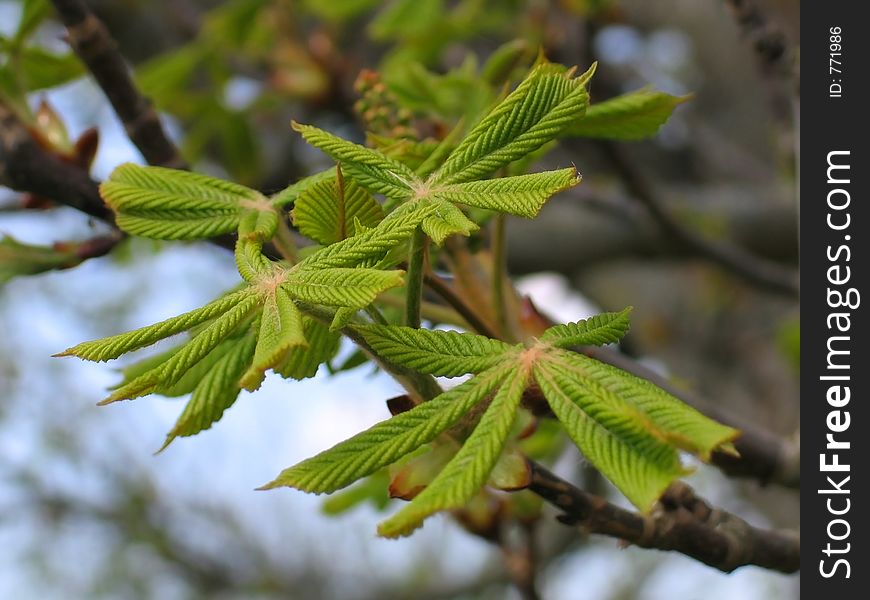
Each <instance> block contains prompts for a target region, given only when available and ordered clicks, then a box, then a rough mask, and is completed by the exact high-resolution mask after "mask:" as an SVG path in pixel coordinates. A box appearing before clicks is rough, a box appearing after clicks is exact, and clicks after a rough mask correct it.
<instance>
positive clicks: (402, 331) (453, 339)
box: [355, 325, 522, 377]
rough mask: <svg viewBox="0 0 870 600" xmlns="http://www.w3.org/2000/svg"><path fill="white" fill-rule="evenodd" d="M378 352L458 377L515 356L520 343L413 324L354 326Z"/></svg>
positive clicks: (420, 369) (409, 364) (415, 367)
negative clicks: (507, 342) (510, 342)
mask: <svg viewBox="0 0 870 600" xmlns="http://www.w3.org/2000/svg"><path fill="white" fill-rule="evenodd" d="M355 329H356V330H357V331H359V332H360V333H361V334H362V336H363V337H364V338H365V340H366V342H368V343H369V344H370V345H371V347H372V348H373V349H374V350H375V352H377V353H378V355H380V356H382V357H383V358H386V359H387V360H389V361H390V362H393V363H395V364H397V365H401V366H403V367H408V368H410V369H413V370H415V371H418V372H420V373H428V374H430V375H440V376H443V377H457V376H459V375H464V374H466V373H480V372H482V371H485V370H487V369H490V368H492V367H495V366H497V365H499V364H500V363H502V362H504V361H505V360H511V359H513V360H516V358H517V356H518V352H519V350H520V349H521V348H522V346H521V345H517V346H511V345H509V344H506V343H504V342H501V341H499V340H493V339H490V338H488V337H484V336H482V335H475V334H473V333H459V332H457V331H436V330H431V329H415V328H412V327H398V326H393V325H390V326H383V325H358V326H356V327H355Z"/></svg>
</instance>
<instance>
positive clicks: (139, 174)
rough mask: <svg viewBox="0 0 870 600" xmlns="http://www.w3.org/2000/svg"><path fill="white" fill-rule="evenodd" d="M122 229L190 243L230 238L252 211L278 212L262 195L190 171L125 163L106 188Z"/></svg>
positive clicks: (103, 192) (102, 189) (104, 194)
mask: <svg viewBox="0 0 870 600" xmlns="http://www.w3.org/2000/svg"><path fill="white" fill-rule="evenodd" d="M100 194H101V195H102V197H103V199H104V200H105V201H106V204H108V205H109V207H110V208H111V209H112V210H113V211H115V213H116V222H117V224H118V227H120V228H121V229H123V230H124V231H126V232H128V233H131V234H134V235H141V236H144V237H150V238H156V239H165V240H190V239H200V238H207V237H213V236H216V235H220V234H224V233H230V232H232V231H234V230H235V229H236V228H237V227H238V226H239V222H240V220H241V218H242V215H243V214H244V213H245V212H248V211H255V212H272V211H273V210H274V209H272V206H271V204H270V203H269V201H268V200H267V199H266V198H265V197H264V196H263V195H262V194H260V193H259V192H257V191H255V190H252V189H250V188H246V187H244V186H241V185H238V184H235V183H230V182H229V181H223V180H221V179H215V178H214V177H208V176H206V175H200V174H198V173H189V172H187V171H176V170H173V169H165V168H163V167H140V166H137V165H134V164H130V163H127V164H123V165H121V166H120V167H118V168H117V169H115V170H114V171H112V174H111V175H109V179H108V180H106V181H104V182H103V183H102V184H101V185H100Z"/></svg>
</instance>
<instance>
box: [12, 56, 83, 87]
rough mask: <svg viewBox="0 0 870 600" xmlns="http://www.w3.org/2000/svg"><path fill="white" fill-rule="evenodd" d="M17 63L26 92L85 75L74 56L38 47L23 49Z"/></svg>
mask: <svg viewBox="0 0 870 600" xmlns="http://www.w3.org/2000/svg"><path fill="white" fill-rule="evenodd" d="M19 61H20V62H19V68H20V69H21V74H22V77H23V85H24V88H25V89H26V90H27V91H28V92H35V91H37V90H43V89H46V88H51V87H55V86H58V85H61V84H64V83H67V82H69V81H72V80H73V79H76V78H78V77H81V76H82V75H84V73H85V68H84V67H83V66H82V63H81V61H79V59H78V57H77V56H76V55H75V54H72V53H67V54H56V53H54V52H49V51H48V50H45V49H44V48H40V47H38V46H30V47H28V48H23V49H22V50H21V54H20V57H19Z"/></svg>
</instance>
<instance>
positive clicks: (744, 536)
mask: <svg viewBox="0 0 870 600" xmlns="http://www.w3.org/2000/svg"><path fill="white" fill-rule="evenodd" d="M529 489H530V490H531V491H533V492H535V493H536V494H538V495H539V496H541V497H542V498H543V499H544V500H546V501H547V502H549V503H550V504H552V505H553V506H555V507H557V508H558V509H560V510H561V511H562V512H563V515H562V516H560V518H559V520H560V521H562V522H563V523H565V524H567V525H577V526H579V527H580V528H581V529H582V530H583V531H585V532H588V533H599V534H603V535H608V536H611V537H616V538H619V539H622V540H625V541H626V542H629V543H631V544H634V545H635V546H639V547H641V548H654V549H657V550H669V551H674V552H680V553H681V554H685V555H686V556H690V557H692V558H694V559H696V560H698V561H700V562H702V563H704V564H706V565H709V566H711V567H714V568H716V569H719V570H720V571H723V572H725V573H730V572H731V571H734V570H735V569H737V568H739V567H742V566H745V565H756V566H759V567H762V568H765V569H770V570H773V571H779V572H782V573H796V572H797V571H798V570H799V569H800V536H799V535H798V534H795V533H791V532H784V531H777V530H772V529H760V528H757V527H753V526H752V525H750V524H749V523H747V522H746V521H744V520H743V519H741V518H740V517H738V516H736V515H733V514H731V513H729V512H726V511H724V510H721V509H718V508H713V507H711V506H710V505H709V504H707V502H705V501H704V500H703V499H701V498H699V497H698V496H696V495H695V492H694V490H692V488H691V487H689V486H688V485H686V484H684V483H682V482H678V483H675V484H674V485H672V486H671V487H670V488H669V489H668V490H667V491H666V492H665V494H664V495H663V496H662V498H661V500H660V501H659V505H658V508H657V510H655V511H654V512H653V513H652V514H650V515H641V514H638V513H634V512H631V511H628V510H625V509H623V508H620V507H618V506H616V505H614V504H611V503H609V502H607V500H605V499H604V498H601V497H599V496H595V495H593V494H589V493H587V492H584V491H582V490H580V489H578V488H576V487H574V486H573V485H571V484H570V483H569V482H567V481H565V480H564V479H562V478H560V477H558V476H556V475H554V474H553V473H551V472H550V471H548V470H547V469H545V468H544V467H542V466H541V465H539V464H537V463H534V462H533V463H532V483H531V486H530V487H529Z"/></svg>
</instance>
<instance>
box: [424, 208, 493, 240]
mask: <svg viewBox="0 0 870 600" xmlns="http://www.w3.org/2000/svg"><path fill="white" fill-rule="evenodd" d="M433 205H435V206H436V209H435V213H434V214H433V215H432V216H431V217H426V218H425V219H423V222H422V223H420V228H421V229H422V230H423V232H424V233H425V234H426V235H428V236H429V237H430V238H432V241H433V242H435V243H436V244H438V245H439V246H440V245H441V244H443V243H444V240H446V239H447V238H448V237H450V236H451V235H454V234H459V235H463V236H468V235H471V234H472V233H474V232H476V231H478V230H479V229H480V227H479V226H478V225H477V223H475V222H474V221H472V220H471V219H469V218H468V217H466V216H465V213H463V212H462V211H461V210H460V209H458V208H457V207H455V206H454V205H452V204H450V203H449V202H445V201H443V200H436V201H434V202H433Z"/></svg>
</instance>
